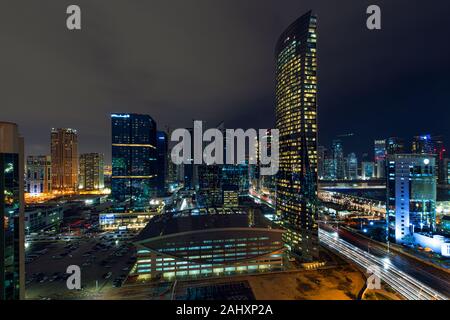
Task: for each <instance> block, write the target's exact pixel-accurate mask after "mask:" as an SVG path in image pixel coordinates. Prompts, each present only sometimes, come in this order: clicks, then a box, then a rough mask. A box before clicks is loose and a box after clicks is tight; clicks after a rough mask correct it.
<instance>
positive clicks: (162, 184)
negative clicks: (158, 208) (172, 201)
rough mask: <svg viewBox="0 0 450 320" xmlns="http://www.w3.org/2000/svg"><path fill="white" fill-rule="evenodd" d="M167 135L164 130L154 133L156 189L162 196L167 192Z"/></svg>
mask: <svg viewBox="0 0 450 320" xmlns="http://www.w3.org/2000/svg"><path fill="white" fill-rule="evenodd" d="M168 148H169V145H168V137H167V133H165V132H164V131H158V132H157V133H156V152H157V160H156V167H157V177H156V184H157V189H158V195H159V196H164V195H165V194H166V192H167V180H168V161H169V158H168V151H169V150H168Z"/></svg>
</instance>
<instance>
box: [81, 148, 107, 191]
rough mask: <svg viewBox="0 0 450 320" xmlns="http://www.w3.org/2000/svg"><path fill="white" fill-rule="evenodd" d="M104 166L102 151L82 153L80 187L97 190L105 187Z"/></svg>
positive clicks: (85, 189)
mask: <svg viewBox="0 0 450 320" xmlns="http://www.w3.org/2000/svg"><path fill="white" fill-rule="evenodd" d="M104 166H105V163H104V156H103V154H101V153H84V154H82V155H80V177H79V181H78V189H79V190H82V191H95V190H102V189H103V188H105V178H104Z"/></svg>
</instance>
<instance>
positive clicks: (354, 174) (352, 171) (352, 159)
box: [347, 153, 358, 180]
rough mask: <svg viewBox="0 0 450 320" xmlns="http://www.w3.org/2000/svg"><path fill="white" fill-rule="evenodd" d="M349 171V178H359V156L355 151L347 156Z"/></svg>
mask: <svg viewBox="0 0 450 320" xmlns="http://www.w3.org/2000/svg"><path fill="white" fill-rule="evenodd" d="M347 173H348V174H347V178H348V179H350V180H356V179H358V158H357V157H356V154H355V153H350V154H349V155H348V157H347Z"/></svg>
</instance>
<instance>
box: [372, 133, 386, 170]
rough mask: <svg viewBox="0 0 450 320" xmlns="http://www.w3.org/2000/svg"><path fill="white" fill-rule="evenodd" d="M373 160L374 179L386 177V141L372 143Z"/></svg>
mask: <svg viewBox="0 0 450 320" xmlns="http://www.w3.org/2000/svg"><path fill="white" fill-rule="evenodd" d="M374 155H375V156H374V160H375V166H376V177H377V178H385V177H386V155H387V150H386V140H375V143H374Z"/></svg>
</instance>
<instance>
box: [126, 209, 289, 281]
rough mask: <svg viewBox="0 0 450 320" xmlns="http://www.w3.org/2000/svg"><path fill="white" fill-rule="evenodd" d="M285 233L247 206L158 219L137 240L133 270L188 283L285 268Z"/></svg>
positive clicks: (152, 277)
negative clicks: (186, 280) (187, 280)
mask: <svg viewBox="0 0 450 320" xmlns="http://www.w3.org/2000/svg"><path fill="white" fill-rule="evenodd" d="M283 232H284V230H281V229H278V228H276V227H275V226H273V225H272V224H271V223H270V222H269V221H268V220H266V219H265V218H264V217H263V216H262V215H261V214H260V213H256V211H254V210H249V209H245V208H233V209H231V208H227V209H226V210H223V209H222V208H208V210H207V213H206V214H198V213H197V212H196V213H194V211H193V210H186V211H184V212H178V213H175V214H173V213H171V214H164V215H161V216H158V217H155V218H154V219H152V220H151V221H150V222H149V223H148V225H147V226H146V227H145V228H144V230H142V232H141V233H140V234H139V235H138V237H137V238H136V239H135V245H136V247H137V263H136V265H135V266H134V268H133V269H132V271H131V274H132V275H138V276H140V277H144V278H150V279H174V278H176V279H183V278H197V277H212V276H223V275H233V274H240V273H248V272H268V271H279V270H282V269H283V252H284V250H285V247H284V246H283V243H282V238H281V237H282V234H283Z"/></svg>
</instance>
